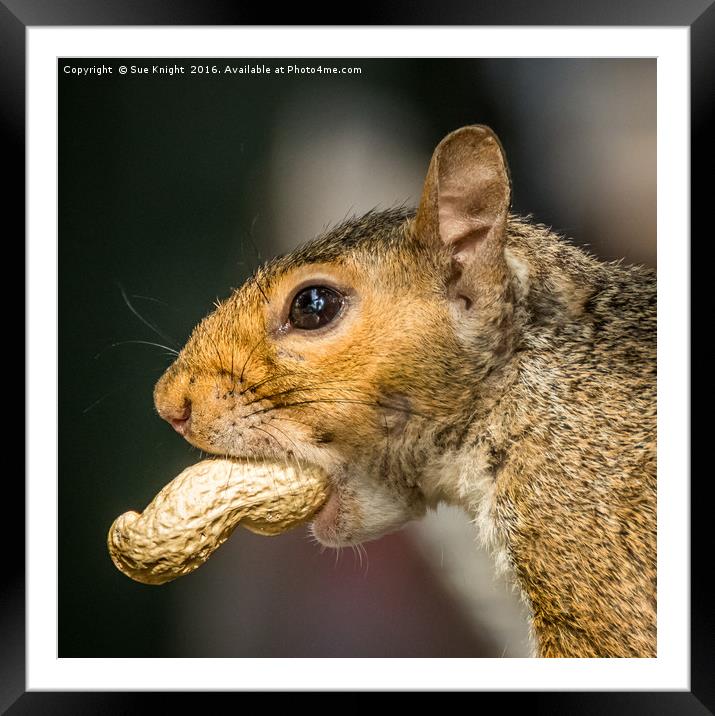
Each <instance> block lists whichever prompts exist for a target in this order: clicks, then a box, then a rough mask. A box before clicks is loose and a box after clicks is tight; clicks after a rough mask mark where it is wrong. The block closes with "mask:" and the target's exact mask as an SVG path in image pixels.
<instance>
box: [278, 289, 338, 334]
mask: <svg viewBox="0 0 715 716" xmlns="http://www.w3.org/2000/svg"><path fill="white" fill-rule="evenodd" d="M342 305H343V297H342V296H341V295H340V294H339V293H338V292H337V291H336V290H335V289H332V288H328V287H327V286H310V287H308V288H304V289H303V290H302V291H299V292H298V293H297V294H296V297H295V298H294V299H293V303H292V304H291V307H290V315H289V318H290V324H291V326H293V327H294V328H302V329H304V330H313V329H314V328H322V327H323V326H324V325H325V324H326V323H330V321H332V320H333V319H334V318H335V316H337V315H338V313H339V312H340V309H341V307H342Z"/></svg>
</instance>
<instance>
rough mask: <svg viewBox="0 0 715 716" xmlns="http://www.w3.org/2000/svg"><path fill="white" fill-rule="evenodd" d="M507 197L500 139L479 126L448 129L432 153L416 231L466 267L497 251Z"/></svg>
mask: <svg viewBox="0 0 715 716" xmlns="http://www.w3.org/2000/svg"><path fill="white" fill-rule="evenodd" d="M510 199H511V188H510V182H509V171H508V169H507V164H506V160H505V159H504V153H503V151H502V147H501V144H500V143H499V140H498V139H497V137H496V135H495V134H494V132H492V130H491V129H489V127H485V126H483V125H479V124H477V125H472V126H469V127H462V128H461V129H457V130H456V131H454V132H452V133H451V134H448V135H447V136H446V137H445V138H444V139H443V140H442V141H441V142H440V143H439V145H438V146H437V148H436V149H435V151H434V154H433V155H432V161H431V162H430V166H429V170H428V172H427V178H426V180H425V185H424V189H423V192H422V199H421V201H420V206H419V209H418V211H417V219H416V224H415V226H416V230H417V232H418V235H419V236H421V237H423V240H425V239H426V240H428V241H433V240H435V239H438V240H440V241H441V243H442V244H444V245H446V246H448V247H449V248H450V249H451V251H452V256H453V261H454V262H455V263H456V264H458V265H460V266H461V267H462V268H466V267H467V266H468V265H469V264H470V263H472V262H473V261H474V259H475V258H476V257H481V258H484V259H485V260H487V261H488V260H491V259H493V258H496V257H498V256H501V255H502V249H503V244H504V233H505V230H506V221H507V214H508V211H509V204H510Z"/></svg>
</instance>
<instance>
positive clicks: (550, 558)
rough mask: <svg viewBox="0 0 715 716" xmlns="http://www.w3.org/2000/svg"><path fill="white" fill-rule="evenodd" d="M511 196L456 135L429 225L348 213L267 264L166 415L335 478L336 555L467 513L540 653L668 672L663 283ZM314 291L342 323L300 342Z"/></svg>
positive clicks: (202, 343) (468, 137) (321, 522)
mask: <svg viewBox="0 0 715 716" xmlns="http://www.w3.org/2000/svg"><path fill="white" fill-rule="evenodd" d="M508 196H509V188H508V178H507V173H506V165H505V163H504V161H503V156H502V153H501V148H500V146H499V144H498V142H497V141H496V138H493V135H492V134H491V132H490V131H489V130H486V128H465V129H464V130H459V132H456V133H453V134H452V135H450V136H449V137H448V138H447V139H445V140H444V142H443V143H442V144H441V145H440V147H438V149H437V151H436V152H435V157H434V158H433V162H432V164H431V166H430V170H429V171H428V175H427V180H426V183H425V192H424V195H423V200H422V202H421V205H420V209H419V211H418V212H417V214H415V212H413V211H408V210H391V211H386V212H371V213H369V214H367V215H365V216H363V217H360V218H355V219H350V220H348V221H346V222H344V223H343V224H341V225H340V226H338V227H336V228H334V229H332V230H331V231H329V232H327V233H326V234H325V235H324V236H322V237H320V238H319V239H317V240H315V241H313V242H311V243H309V244H307V245H305V246H303V247H302V248H299V249H297V250H296V251H295V252H293V253H291V254H290V255H288V256H284V257H278V258H276V259H274V260H272V261H271V262H270V263H268V264H267V265H265V266H264V267H262V268H261V269H260V270H259V271H257V272H256V274H255V276H254V277H252V279H250V280H249V281H247V282H246V284H244V286H242V287H241V288H240V289H238V290H237V291H236V292H235V293H234V294H233V295H232V296H231V297H230V298H228V299H227V300H226V301H225V302H223V303H221V304H219V305H218V307H217V308H216V310H215V311H214V312H213V313H212V314H211V315H209V316H208V317H207V318H206V319H204V321H203V322H202V323H201V324H199V326H197V328H196V329H195V331H194V332H193V334H192V336H191V337H190V339H189V341H188V342H187V344H186V346H185V347H184V349H183V350H182V351H181V354H180V355H179V357H178V359H177V360H176V362H175V363H174V365H172V366H171V367H170V368H169V370H168V371H167V372H166V374H165V375H164V376H163V377H162V378H161V380H160V381H159V382H158V384H157V386H156V390H155V401H156V406H157V409H158V411H159V413H160V414H161V415H162V416H164V417H166V418H167V419H171V417H172V416H176V415H179V414H181V413H182V411H183V410H184V409H185V408H186V407H187V406H190V408H191V418H190V422H189V423H188V424H187V426H186V431H185V437H186V438H187V439H188V440H190V441H191V442H192V443H193V444H195V445H197V446H198V447H200V448H202V449H203V450H206V451H209V452H212V453H217V454H231V455H253V456H265V457H273V458H275V457H282V456H285V455H286V454H287V453H293V454H295V455H297V456H298V457H300V458H302V459H304V460H308V461H311V462H314V463H316V464H320V465H321V466H322V467H324V468H325V469H326V470H327V471H328V472H329V474H330V476H331V479H332V482H333V494H334V499H332V500H331V502H330V503H329V504H328V506H327V507H326V508H325V509H324V510H323V512H322V513H321V514H319V515H318V517H317V519H316V521H315V523H314V525H313V531H314V534H315V535H316V537H317V538H318V539H319V540H320V541H322V542H324V543H326V544H331V545H339V544H351V543H352V544H354V543H358V542H361V541H364V540H367V539H372V538H375V537H377V536H379V535H380V534H383V533H384V532H386V531H389V530H392V529H396V528H398V527H400V526H401V525H402V524H404V523H405V522H406V521H408V520H410V519H413V518H415V517H419V516H420V515H421V514H423V513H424V511H425V509H427V508H428V507H434V506H435V505H436V504H437V503H438V502H440V501H446V502H451V503H454V504H461V505H462V506H464V508H465V509H467V510H468V511H469V513H470V514H471V515H472V516H473V517H474V519H475V522H476V523H477V525H478V527H479V529H480V530H481V532H482V537H483V539H484V541H485V542H486V543H488V544H489V545H490V546H491V547H492V548H493V549H494V550H495V553H496V554H497V555H498V556H499V559H500V560H501V561H502V562H504V563H505V565H506V566H508V567H510V568H511V569H512V570H513V572H514V574H515V577H516V580H517V582H518V584H519V586H520V588H521V590H522V592H523V594H524V596H525V598H526V600H527V601H528V604H529V606H530V609H531V614H532V626H533V631H534V635H535V638H536V641H537V645H538V653H539V654H540V655H541V656H655V654H656V637H655V623H656V622H655V616H656V601H655V600H656V597H655V594H656V589H655V586H656V585H655V581H656V580H655V537H656V533H655V507H656V503H655V440H656V438H655V435H656V432H655V431H656V420H655V418H656V416H655V405H656V401H655V395H656V394H655V386H656V381H655V365H656V364H655V275H654V273H653V272H652V271H650V270H647V269H643V268H638V267H624V266H621V265H619V264H609V263H602V262H600V261H598V260H597V259H595V258H594V257H592V256H590V255H588V254H586V253H585V252H583V251H582V250H580V249H578V248H576V247H574V246H572V245H570V244H569V243H568V242H567V241H565V240H564V239H562V238H560V237H559V236H557V235H555V234H554V233H552V232H551V231H550V230H548V229H547V228H545V227H544V226H540V225H537V224H534V223H532V222H531V221H528V220H526V219H522V218H519V217H516V216H513V215H507V209H508ZM448 197H453V198H449V199H448ZM460 197H463V199H462V198H460ZM315 284H328V285H332V286H335V287H336V288H339V289H340V290H341V291H343V293H345V295H346V296H347V299H346V301H347V302H346V306H345V309H344V311H343V314H342V315H341V316H340V317H339V319H336V320H335V321H334V322H333V323H332V324H330V325H328V326H326V327H325V328H323V329H320V330H318V331H306V332H301V331H296V330H293V329H291V328H290V326H288V325H287V320H286V317H287V310H288V306H289V304H290V300H291V298H292V296H293V295H294V294H295V291H296V290H297V289H299V288H300V287H302V286H306V285H315Z"/></svg>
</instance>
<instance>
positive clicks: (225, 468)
mask: <svg viewBox="0 0 715 716" xmlns="http://www.w3.org/2000/svg"><path fill="white" fill-rule="evenodd" d="M326 499H327V478H326V476H325V475H324V473H323V472H322V471H321V470H320V469H318V468H316V467H314V466H305V465H298V464H282V465H279V464H275V463H270V462H258V461H248V460H242V461H238V460H227V459H215V460H204V461H202V462H199V463H197V464H196V465H192V466H191V467H188V468H186V470H184V471H183V472H182V473H181V474H180V475H178V476H177V477H176V478H174V479H173V480H172V481H171V482H170V483H169V484H168V485H166V486H165V487H164V488H162V490H161V491H160V492H159V493H158V494H157V496H156V497H155V498H154V499H153V500H152V502H151V503H150V504H149V505H148V506H147V507H146V509H145V510H144V512H142V513H141V514H139V513H138V512H125V513H124V514H123V515H120V516H119V517H118V518H117V519H116V520H115V521H114V523H113V524H112V527H111V528H110V530H109V534H108V536H107V545H108V547H109V554H110V555H111V557H112V560H113V562H114V564H115V565H116V567H117V568H118V569H119V570H120V571H121V572H123V573H124V574H126V575H127V576H128V577H131V578H132V579H134V580H136V581H137V582H143V583H144V584H163V583H165V582H169V581H171V580H172V579H176V578H177V577H181V576H182V575H184V574H188V573H189V572H192V571H193V570H195V569H197V568H198V567H200V566H201V565H202V564H203V563H204V562H205V561H206V560H207V559H208V558H209V557H210V556H211V555H212V554H213V553H214V552H215V551H216V550H217V549H218V548H219V547H220V546H221V545H222V544H223V543H224V542H225V541H226V540H227V539H228V538H229V537H230V536H231V533H232V532H233V530H234V529H235V528H236V526H237V525H238V524H239V522H242V524H243V525H244V526H245V527H247V528H248V529H250V530H251V531H253V532H258V533H259V534H265V535H275V534H279V533H281V532H285V531H286V530H288V529H290V528H291V527H295V526H296V525H298V524H300V523H301V522H305V521H306V520H308V519H309V518H310V517H311V516H312V515H313V514H314V513H315V512H317V510H318V509H319V508H320V507H321V506H322V505H323V503H324V502H325V500H326Z"/></svg>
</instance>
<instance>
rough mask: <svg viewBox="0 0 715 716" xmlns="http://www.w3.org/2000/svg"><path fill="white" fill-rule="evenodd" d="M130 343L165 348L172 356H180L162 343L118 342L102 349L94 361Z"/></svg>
mask: <svg viewBox="0 0 715 716" xmlns="http://www.w3.org/2000/svg"><path fill="white" fill-rule="evenodd" d="M129 343H139V344H141V345H145V346H154V347H156V348H163V349H164V350H166V351H168V352H169V354H170V355H174V356H178V355H179V351H177V350H175V349H174V348H170V347H169V346H165V345H163V344H162V343H154V342H153V341H117V342H116V343H110V344H109V345H108V346H105V347H104V348H102V350H101V351H99V353H97V355H96V356H94V360H97V358H99V356H101V355H102V354H104V353H106V351H108V350H109V349H110V348H116V347H117V346H125V345H127V344H129Z"/></svg>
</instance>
